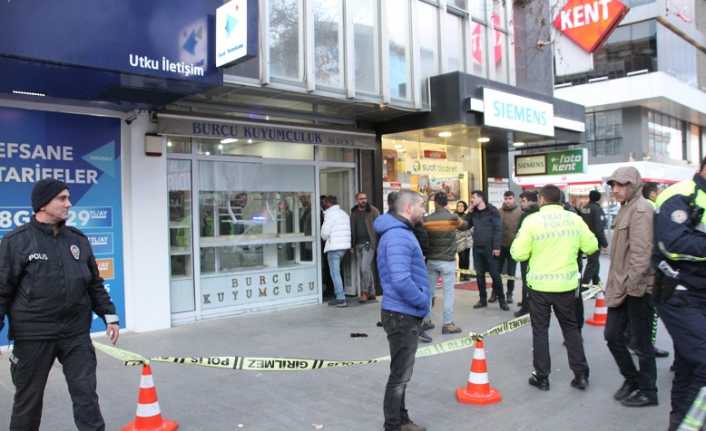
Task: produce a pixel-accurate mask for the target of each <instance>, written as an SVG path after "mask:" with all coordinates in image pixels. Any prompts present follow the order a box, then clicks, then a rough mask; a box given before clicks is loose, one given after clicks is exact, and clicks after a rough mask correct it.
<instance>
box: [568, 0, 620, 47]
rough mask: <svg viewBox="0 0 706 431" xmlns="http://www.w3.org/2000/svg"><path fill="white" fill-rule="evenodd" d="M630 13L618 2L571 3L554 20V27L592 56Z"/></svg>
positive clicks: (589, 0) (571, 0) (585, 0)
mask: <svg viewBox="0 0 706 431" xmlns="http://www.w3.org/2000/svg"><path fill="white" fill-rule="evenodd" d="M628 10H629V8H628V7H627V6H625V5H624V4H622V3H621V2H620V1H619V0H569V1H568V2H567V3H566V5H565V6H564V8H563V9H562V10H561V11H559V14H558V15H557V16H556V18H555V19H554V27H556V28H557V29H558V30H559V31H561V32H562V33H564V35H566V37H568V38H569V39H571V40H572V41H574V42H575V43H576V44H577V45H578V46H580V47H581V48H583V49H584V50H585V51H586V52H589V53H590V52H593V51H595V50H596V49H598V47H599V46H601V44H602V43H603V41H605V40H606V39H607V38H608V36H610V33H611V32H612V31H613V29H614V28H615V27H616V26H617V25H618V24H619V23H620V21H621V20H622V19H623V17H624V16H625V14H627V13H628Z"/></svg>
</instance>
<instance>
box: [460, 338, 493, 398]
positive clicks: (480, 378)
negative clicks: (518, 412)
mask: <svg viewBox="0 0 706 431" xmlns="http://www.w3.org/2000/svg"><path fill="white" fill-rule="evenodd" d="M456 399H457V400H458V402H459V403H463V404H481V405H483V404H492V403H497V402H500V400H502V397H501V396H500V392H498V391H497V390H496V389H495V388H491V387H490V381H489V380H488V367H487V365H486V362H485V348H484V345H483V340H481V339H478V340H476V348H475V350H473V361H471V372H470V373H469V374H468V384H467V385H466V387H465V388H458V389H456Z"/></svg>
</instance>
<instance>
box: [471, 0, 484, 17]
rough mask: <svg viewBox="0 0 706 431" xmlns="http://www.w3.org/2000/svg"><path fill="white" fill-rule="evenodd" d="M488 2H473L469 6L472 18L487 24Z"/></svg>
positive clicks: (478, 0) (473, 0)
mask: <svg viewBox="0 0 706 431" xmlns="http://www.w3.org/2000/svg"><path fill="white" fill-rule="evenodd" d="M485 2H486V0H471V1H470V4H469V9H470V10H469V12H470V13H471V17H472V18H473V19H474V20H478V21H480V22H485V20H486V19H487V17H486V10H485V7H486V4H485Z"/></svg>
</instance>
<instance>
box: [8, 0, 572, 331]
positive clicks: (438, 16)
mask: <svg viewBox="0 0 706 431" xmlns="http://www.w3.org/2000/svg"><path fill="white" fill-rule="evenodd" d="M35 3H38V2H32V1H30V2H10V3H7V4H3V5H2V6H0V24H3V25H0V41H4V42H0V62H1V63H2V66H3V67H2V68H0V75H1V76H0V77H1V78H2V79H0V125H1V126H0V132H1V133H0V158H2V159H3V164H4V165H6V166H8V167H12V168H13V169H12V172H13V174H12V175H10V174H9V173H8V172H9V170H6V171H2V170H0V175H3V177H2V178H0V180H2V181H0V190H1V191H2V194H3V196H11V197H4V198H2V199H0V220H5V219H7V223H4V224H2V225H0V236H1V235H4V234H5V233H7V232H8V231H9V230H10V229H12V228H14V227H15V226H17V225H20V224H22V223H26V222H27V220H28V219H29V216H30V214H31V211H28V209H27V207H28V206H29V205H28V202H29V191H30V190H31V186H32V183H33V182H34V181H36V180H37V179H39V178H40V177H45V176H54V177H57V178H63V179H67V180H68V179H71V184H70V185H71V187H72V193H73V197H74V205H75V208H74V211H73V212H72V216H71V217H72V218H71V219H70V220H69V222H70V223H71V224H73V225H76V226H77V227H80V228H82V229H83V230H84V231H86V232H87V233H88V234H89V235H90V237H91V242H92V244H93V247H94V249H95V250H96V254H97V256H98V257H99V258H100V259H102V260H101V262H102V265H101V274H102V275H103V276H104V278H105V279H106V280H107V283H108V285H109V288H110V290H111V295H113V297H114V298H116V302H117V303H118V306H119V307H118V308H119V311H120V315H121V322H122V323H123V324H124V325H125V326H126V327H127V328H128V329H130V330H136V331H145V330H153V329H160V328H167V327H170V326H171V325H174V324H182V323H188V322H192V321H195V320H200V319H206V318H214V317H219V316H230V315H238V314H243V313H250V312H259V311H266V310H279V309H283V308H288V307H293V306H301V305H306V304H317V303H321V302H322V300H323V297H324V295H325V293H326V285H327V284H329V283H327V282H326V271H325V268H324V266H325V259H324V258H323V255H322V248H323V247H322V244H321V241H320V233H319V231H320V226H321V222H322V215H321V203H320V196H322V195H335V196H337V198H338V200H339V202H340V204H341V207H342V208H344V209H345V210H349V209H350V208H351V207H352V206H353V204H354V196H355V193H356V192H357V191H364V192H366V193H368V194H369V196H370V198H371V201H372V202H373V203H374V204H375V205H376V206H378V207H379V208H381V209H382V207H383V202H384V197H385V196H384V194H385V193H386V192H389V191H390V190H394V189H396V188H400V187H410V188H413V189H415V190H418V191H420V192H424V193H430V192H433V191H436V190H446V191H448V192H450V194H451V195H452V197H453V198H454V200H458V199H464V200H467V198H468V193H469V192H470V190H473V189H491V188H493V187H495V188H496V191H497V190H499V191H500V192H501V191H502V190H504V189H506V188H507V178H508V177H509V176H510V171H509V160H508V149H509V148H512V147H513V145H514V144H516V143H522V144H526V145H528V146H532V145H540V144H541V145H552V144H556V143H567V142H570V143H580V140H581V132H583V130H584V125H583V118H584V112H583V108H582V107H581V106H579V105H576V104H573V103H570V102H566V101H561V100H557V99H555V98H553V97H552V95H551V94H545V93H541V92H535V91H533V90H532V89H523V88H518V85H517V83H516V81H515V76H516V73H515V68H516V66H515V65H516V62H517V60H518V59H517V56H516V55H515V53H516V51H517V50H516V49H515V48H516V47H515V43H514V26H513V16H514V13H515V11H514V10H513V7H512V2H510V1H506V0H487V1H486V0H473V1H470V0H469V1H466V0H453V1H444V0H438V1H435V0H383V1H381V0H259V1H253V0H249V1H245V0H240V1H237V0H233V1H232V3H231V4H234V5H235V4H237V5H238V6H239V7H245V6H246V5H247V9H248V10H249V11H250V13H249V14H248V16H247V26H248V27H247V31H246V33H247V34H248V38H247V39H248V43H254V46H248V51H250V50H252V52H254V55H252V56H248V57H244V58H243V59H241V60H240V61H239V62H237V63H235V64H228V65H224V66H222V67H216V65H215V56H216V55H215V54H216V51H217V50H216V48H215V47H214V41H213V37H212V36H213V33H214V32H215V29H214V26H215V23H216V22H217V20H218V18H217V17H214V15H215V14H216V10H217V9H218V8H219V7H220V6H221V5H222V4H223V2H221V1H220V0H213V1H206V2H189V1H187V0H179V1H177V3H178V4H175V3H174V1H173V0H172V1H166V0H160V1H155V2H148V3H139V5H138V2H125V3H121V4H119V5H115V4H114V3H112V2H101V1H98V2H86V1H83V0H71V1H70V2H69V3H68V4H65V5H63V7H59V6H58V5H57V6H52V7H50V8H49V9H48V10H47V11H46V14H45V18H42V19H45V20H47V27H51V26H49V23H48V21H49V20H57V19H60V20H64V21H65V22H66V23H67V25H66V26H62V27H61V28H58V27H52V28H54V30H52V31H49V32H46V34H42V35H36V34H34V33H33V32H31V31H30V30H29V29H30V28H32V26H29V25H26V24H27V23H26V20H27V19H28V18H27V17H28V16H31V14H29V13H28V11H29V10H31V8H33V7H39V6H38V4H35ZM133 3H134V4H133ZM136 5H137V6H136ZM108 7H110V8H112V9H110V10H111V13H110V14H105V13H103V12H104V11H105V10H106V9H105V8H108ZM77 10H80V11H82V14H78V15H77V14H75V11H77ZM253 10H254V11H255V13H252V11H253ZM72 11H73V12H72ZM79 15H80V16H84V17H93V18H94V19H93V21H91V20H89V21H91V24H90V25H82V24H81V22H76V20H77V19H78V18H76V17H77V16H79ZM82 22H83V21H82ZM233 22H235V21H233ZM238 22H240V24H239V25H245V24H243V23H244V22H245V21H244V20H241V21H238ZM5 24H7V25H5ZM35 25H39V24H37V23H35ZM233 25H235V24H233ZM106 27H115V28H130V29H132V30H131V34H130V35H129V36H128V37H125V38H124V39H121V40H119V41H118V40H114V37H113V36H100V37H98V36H97V35H98V34H104V33H101V28H106ZM69 28H73V29H76V31H75V32H73V33H72V32H69V31H68V29H69ZM517 52H520V51H517ZM519 59H520V61H524V59H525V57H524V54H523V55H520V57H519ZM523 64H524V63H523ZM545 67H551V64H545ZM495 108H497V112H496V109H495ZM491 113H492V114H491ZM491 117H492V118H491ZM22 145H26V146H22ZM35 177H36V178H35ZM496 177H497V178H501V179H503V180H504V181H503V180H501V181H497V182H496V181H494V180H493V179H494V178H496ZM489 179H490V180H489ZM79 180H80V181H79ZM8 191H11V193H10V194H7V193H6V192H8ZM6 216H7V217H6ZM350 259H351V257H350V256H349V257H348V258H347V259H346V261H345V263H344V267H345V268H346V269H345V277H344V278H345V280H346V282H345V285H346V290H347V293H349V294H355V293H356V292H357V287H356V286H357V280H356V276H355V274H353V271H350V269H349V268H350V265H351V262H350ZM99 327H100V324H99V323H96V328H95V329H98V328H99ZM0 344H3V343H0Z"/></svg>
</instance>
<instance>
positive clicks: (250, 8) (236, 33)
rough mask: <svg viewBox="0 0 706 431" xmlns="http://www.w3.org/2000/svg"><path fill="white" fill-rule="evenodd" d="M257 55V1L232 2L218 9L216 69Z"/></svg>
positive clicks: (241, 0) (235, 0)
mask: <svg viewBox="0 0 706 431" xmlns="http://www.w3.org/2000/svg"><path fill="white" fill-rule="evenodd" d="M256 55H257V0H231V1H230V2H228V3H226V4H224V5H223V6H221V7H219V8H218V9H216V67H223V66H228V65H232V64H234V63H235V62H238V61H244V60H247V59H249V58H253V57H255V56H256Z"/></svg>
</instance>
